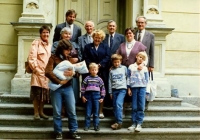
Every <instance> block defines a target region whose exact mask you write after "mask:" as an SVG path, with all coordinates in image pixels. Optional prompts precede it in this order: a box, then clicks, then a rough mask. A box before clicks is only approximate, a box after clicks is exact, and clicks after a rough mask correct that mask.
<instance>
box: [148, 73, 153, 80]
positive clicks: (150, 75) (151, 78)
mask: <svg viewBox="0 0 200 140" xmlns="http://www.w3.org/2000/svg"><path fill="white" fill-rule="evenodd" d="M149 80H151V81H153V72H152V71H149Z"/></svg>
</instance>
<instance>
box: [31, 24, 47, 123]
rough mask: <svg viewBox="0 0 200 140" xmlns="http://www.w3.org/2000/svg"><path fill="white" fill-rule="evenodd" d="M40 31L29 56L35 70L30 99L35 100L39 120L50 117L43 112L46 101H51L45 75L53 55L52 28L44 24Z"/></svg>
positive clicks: (34, 104) (36, 118) (35, 114)
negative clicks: (50, 38) (51, 43)
mask: <svg viewBox="0 0 200 140" xmlns="http://www.w3.org/2000/svg"><path fill="white" fill-rule="evenodd" d="M39 32H40V38H39V39H35V40H34V41H33V42H32V44H31V49H30V52H29V56H28V62H29V66H30V67H31V69H32V70H33V73H32V75H31V91H30V99H31V100H32V101H33V106H34V119H35V120H39V119H40V117H41V118H44V119H48V118H49V117H48V116H46V115H45V114H44V113H43V107H44V103H45V101H49V88H48V78H47V77H45V67H46V65H47V63H48V60H49V57H50V56H51V45H50V44H49V41H48V39H49V34H50V29H49V27H48V26H42V27H41V28H40V30H39Z"/></svg>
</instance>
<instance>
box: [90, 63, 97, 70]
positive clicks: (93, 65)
mask: <svg viewBox="0 0 200 140" xmlns="http://www.w3.org/2000/svg"><path fill="white" fill-rule="evenodd" d="M91 68H97V69H98V68H99V66H98V65H97V64H96V63H90V64H89V69H91Z"/></svg>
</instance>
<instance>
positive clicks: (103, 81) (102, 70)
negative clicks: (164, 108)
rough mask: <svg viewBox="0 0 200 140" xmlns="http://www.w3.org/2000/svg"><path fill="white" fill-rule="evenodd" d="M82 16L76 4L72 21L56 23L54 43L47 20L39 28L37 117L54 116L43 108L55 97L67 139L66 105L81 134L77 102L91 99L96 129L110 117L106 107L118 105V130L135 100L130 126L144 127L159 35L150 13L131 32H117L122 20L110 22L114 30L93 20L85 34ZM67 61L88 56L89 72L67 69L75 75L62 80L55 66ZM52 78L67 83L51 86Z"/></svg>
mask: <svg viewBox="0 0 200 140" xmlns="http://www.w3.org/2000/svg"><path fill="white" fill-rule="evenodd" d="M76 16H77V13H76V12H75V11H74V10H73V9H70V10H68V11H67V12H66V22H64V23H61V24H58V25H57V26H56V27H55V30H54V37H53V45H52V46H51V45H50V43H49V40H48V39H49V34H50V29H49V27H48V26H45V25H44V26H42V27H41V28H40V30H39V32H40V38H39V39H35V40H34V41H33V43H32V45H31V49H30V53H29V57H28V60H29V66H30V67H31V69H32V70H33V73H32V75H31V91H30V99H31V100H32V101H33V106H34V119H35V120H38V119H40V118H43V119H48V118H49V117H48V116H47V115H45V114H44V112H43V107H44V103H45V102H46V101H49V100H51V104H52V107H53V122H54V132H55V135H56V136H55V137H56V139H62V108H63V107H64V108H65V113H66V115H67V117H68V128H69V131H70V135H71V137H72V138H74V139H80V138H81V137H80V136H79V135H78V134H77V129H78V123H77V115H76V103H79V102H81V100H82V102H83V103H85V127H84V130H85V131H88V130H89V127H90V118H91V116H92V117H93V127H94V130H95V131H99V130H100V128H99V118H100V119H103V118H104V117H105V116H104V113H103V107H104V106H112V107H113V112H114V117H115V123H114V124H112V125H111V128H112V129H113V130H117V129H121V127H122V122H123V115H124V113H123V110H124V109H123V106H124V104H125V102H131V103H132V104H131V107H132V113H131V116H132V125H131V126H130V127H129V128H128V130H135V131H137V132H139V131H140V130H141V129H142V127H141V125H142V123H143V118H144V110H145V105H146V108H147V107H148V102H145V95H146V84H147V82H148V79H149V78H148V71H153V68H154V35H153V34H152V33H150V32H148V31H147V30H145V26H146V24H147V21H146V18H145V17H144V16H139V17H137V19H136V24H137V30H135V29H133V28H127V29H125V35H122V34H119V33H117V32H116V29H117V24H116V22H115V21H113V20H110V21H108V23H107V30H108V34H105V33H104V31H103V30H100V29H97V30H95V27H94V22H93V21H87V22H86V23H85V25H84V26H85V30H86V34H84V35H82V36H81V28H80V27H78V26H77V25H76V24H74V21H75V19H76ZM64 60H67V61H69V62H71V63H72V64H75V63H78V62H80V61H85V62H86V64H87V67H88V69H89V73H87V74H82V75H80V74H79V73H77V72H75V73H74V72H73V71H69V70H65V71H64V72H63V75H64V76H70V77H73V78H72V79H66V80H63V79H59V78H58V77H57V76H56V74H54V72H53V70H54V68H55V67H56V66H57V65H58V64H59V63H61V62H62V61H64ZM80 77H82V78H80ZM49 80H50V81H51V82H52V83H54V84H58V85H61V86H60V87H59V88H58V89H56V90H49V87H48V81H49ZM79 80H81V81H79ZM79 83H81V85H80V84H79ZM80 93H81V98H80ZM110 103H112V104H110Z"/></svg>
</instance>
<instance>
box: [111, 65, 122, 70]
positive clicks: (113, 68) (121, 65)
mask: <svg viewBox="0 0 200 140" xmlns="http://www.w3.org/2000/svg"><path fill="white" fill-rule="evenodd" d="M121 67H122V65H121V64H120V65H119V67H117V68H121ZM112 69H116V68H115V67H114V66H113V67H112Z"/></svg>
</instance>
